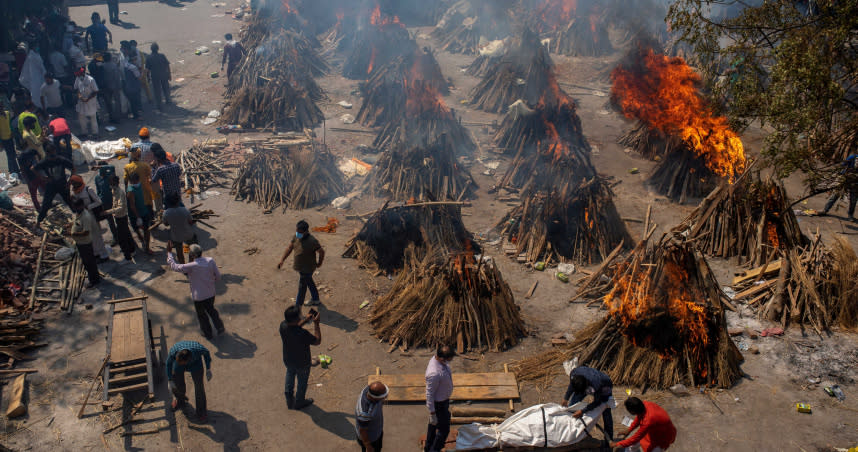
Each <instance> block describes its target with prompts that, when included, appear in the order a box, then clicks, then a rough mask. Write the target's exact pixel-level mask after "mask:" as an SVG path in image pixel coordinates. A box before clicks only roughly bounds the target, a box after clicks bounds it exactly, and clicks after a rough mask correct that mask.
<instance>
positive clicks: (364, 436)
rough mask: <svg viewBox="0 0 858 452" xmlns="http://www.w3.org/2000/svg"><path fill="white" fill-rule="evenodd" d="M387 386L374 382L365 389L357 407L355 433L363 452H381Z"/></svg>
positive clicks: (387, 392)
mask: <svg viewBox="0 0 858 452" xmlns="http://www.w3.org/2000/svg"><path fill="white" fill-rule="evenodd" d="M388 394H389V391H388V388H387V385H385V384H384V383H382V382H380V381H374V382H372V383H370V384H369V385H367V386H366V387H365V388H363V391H361V393H360V397H358V401H357V406H355V433H356V434H357V442H358V444H360V450H361V452H381V446H382V439H383V437H384V411H383V408H384V399H386V398H387V395H388Z"/></svg>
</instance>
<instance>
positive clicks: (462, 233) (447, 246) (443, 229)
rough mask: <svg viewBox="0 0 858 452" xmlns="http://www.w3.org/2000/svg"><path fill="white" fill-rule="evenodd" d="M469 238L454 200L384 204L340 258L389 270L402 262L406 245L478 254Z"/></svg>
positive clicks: (368, 267) (460, 211)
mask: <svg viewBox="0 0 858 452" xmlns="http://www.w3.org/2000/svg"><path fill="white" fill-rule="evenodd" d="M471 237H472V236H471V233H470V232H468V230H467V229H465V225H464V223H463V222H462V210H461V206H459V205H457V204H456V203H433V202H428V203H419V204H405V205H402V206H396V207H388V204H387V203H385V205H384V206H382V208H381V209H379V210H378V211H376V212H375V213H374V214H373V215H372V216H371V217H370V218H368V219H367V221H366V223H364V225H363V228H362V229H361V230H360V232H358V233H357V234H356V235H355V236H354V237H352V239H351V240H350V241H349V243H348V245H347V249H346V251H345V253H343V257H348V258H354V259H357V260H358V261H359V262H360V265H361V266H362V267H364V268H367V269H369V270H372V271H375V272H379V273H381V272H383V273H392V272H394V271H396V270H400V269H402V267H403V266H404V265H405V260H404V258H405V250H406V249H408V248H409V247H414V248H415V250H416V251H417V252H424V251H425V250H426V249H427V248H429V247H432V248H433V249H436V250H440V251H443V252H459V251H466V250H470V251H472V252H474V253H480V252H481V251H480V248H479V246H478V245H476V244H475V243H474V242H473V241H472V240H471ZM421 256H422V255H421Z"/></svg>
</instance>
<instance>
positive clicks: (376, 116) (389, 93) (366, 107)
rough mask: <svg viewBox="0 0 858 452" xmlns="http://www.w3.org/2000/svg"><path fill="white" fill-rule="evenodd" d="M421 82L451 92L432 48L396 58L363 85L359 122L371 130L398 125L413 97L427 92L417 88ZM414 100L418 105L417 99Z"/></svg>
mask: <svg viewBox="0 0 858 452" xmlns="http://www.w3.org/2000/svg"><path fill="white" fill-rule="evenodd" d="M415 47H416V46H415ZM417 83H422V84H424V85H426V86H428V87H431V88H432V89H434V90H435V91H437V92H438V93H442V94H446V93H449V92H450V88H449V83H448V82H447V80H446V79H445V78H444V75H443V74H442V73H441V66H440V65H439V64H438V61H437V60H436V59H435V57H434V55H432V53H431V52H430V51H428V49H418V50H416V52H415V53H412V54H407V55H402V56H399V57H396V58H395V59H394V60H393V61H391V62H390V63H387V64H385V65H384V66H382V67H380V68H379V69H378V70H375V71H373V73H372V75H371V76H370V78H369V80H367V81H366V82H365V83H361V84H360V91H361V95H362V96H363V103H362V104H361V107H360V110H359V111H358V114H357V117H356V119H357V121H358V122H360V123H361V124H363V125H365V126H368V127H373V126H380V125H384V124H389V123H391V122H398V120H399V119H400V118H401V117H402V116H403V114H404V113H405V108H406V105H407V103H408V97H409V95H410V96H412V97H413V96H415V95H417V96H419V95H421V94H423V92H424V89H422V87H415V86H414V85H415V84H417ZM411 101H412V102H415V99H412V100H411Z"/></svg>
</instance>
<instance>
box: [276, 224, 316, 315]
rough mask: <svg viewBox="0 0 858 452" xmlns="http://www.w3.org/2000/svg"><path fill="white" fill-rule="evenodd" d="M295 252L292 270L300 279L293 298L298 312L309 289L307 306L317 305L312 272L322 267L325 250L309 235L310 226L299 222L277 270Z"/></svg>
mask: <svg viewBox="0 0 858 452" xmlns="http://www.w3.org/2000/svg"><path fill="white" fill-rule="evenodd" d="M292 251H294V252H295V262H294V263H293V265H292V268H293V269H295V271H297V272H298V275H299V276H300V279H299V280H298V296H297V297H295V306H296V307H297V308H298V310H299V312H300V309H301V306H303V305H304V296H305V295H306V294H307V289H308V288H309V289H310V301H309V302H308V303H307V306H315V305H318V304H319V290H318V289H316V283H315V282H314V281H313V272H315V271H316V269H317V268H319V267H321V266H322V262H324V261H325V249H324V248H322V245H320V244H319V241H318V240H316V237H313V236H312V235H310V225H309V224H308V223H307V222H306V221H304V220H301V221H299V222H298V224H297V225H296V226H295V237H293V238H292V241H291V242H290V243H289V246H288V247H286V251H285V252H284V253H283V258H282V259H280V263H279V264H277V269H278V270H279V269H280V267H282V266H283V262H286V258H287V257H289V255H290V254H292ZM316 254H318V255H319V260H318V261H317V260H316Z"/></svg>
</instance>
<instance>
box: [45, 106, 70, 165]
mask: <svg viewBox="0 0 858 452" xmlns="http://www.w3.org/2000/svg"><path fill="white" fill-rule="evenodd" d="M49 119H50V122H49V123H48V131H50V132H51V135H53V136H54V146H56V148H57V152H58V153H59V154H60V155H61V156H63V157H65V158H66V159H68V160H69V161H71V160H72V145H71V128H70V127H69V123H68V122H67V121H66V120H65V118H61V117H59V116H54V115H51V116H50V117H49Z"/></svg>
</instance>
